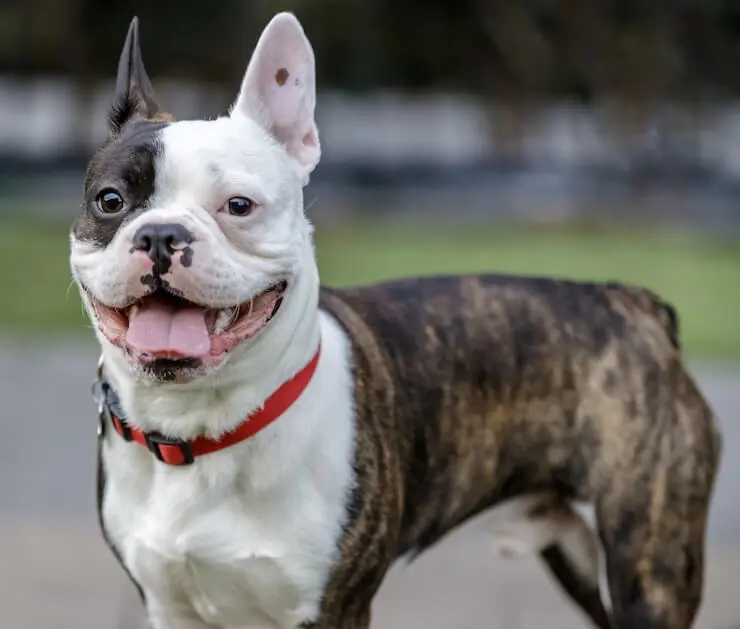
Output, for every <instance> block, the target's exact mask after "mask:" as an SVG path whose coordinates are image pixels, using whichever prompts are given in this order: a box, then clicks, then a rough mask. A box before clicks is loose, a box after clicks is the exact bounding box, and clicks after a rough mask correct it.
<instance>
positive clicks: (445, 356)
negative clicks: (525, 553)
mask: <svg viewBox="0 0 740 629" xmlns="http://www.w3.org/2000/svg"><path fill="white" fill-rule="evenodd" d="M321 305H322V307H323V308H324V309H325V310H327V311H329V312H330V313H331V314H333V315H334V316H335V317H336V318H337V319H338V320H339V321H340V322H341V323H342V325H343V326H344V327H345V329H346V330H347V333H348V334H349V336H350V338H351V339H352V343H353V353H354V356H353V358H354V372H355V386H356V389H355V404H356V409H357V460H356V470H357V478H358V484H357V488H356V489H355V492H354V496H353V502H352V508H351V515H350V521H349V524H348V525H347V529H346V534H345V537H344V539H343V541H342V546H341V548H342V551H341V559H340V561H339V563H338V565H337V567H336V570H335V571H334V574H333V577H332V579H331V581H330V584H329V587H328V589H327V592H326V595H325V599H324V603H323V613H322V616H321V619H320V620H319V622H317V623H316V625H315V627H316V629H319V628H321V629H337V628H341V629H354V628H358V629H364V628H365V627H367V626H369V621H370V604H371V601H372V598H373V595H374V594H375V592H376V590H377V588H378V586H379V585H380V583H381V581H382V579H383V576H384V575H385V573H386V571H387V570H388V568H389V567H390V565H391V563H392V562H393V561H394V560H395V559H396V558H398V557H399V556H400V555H403V554H406V553H408V552H412V553H418V552H421V551H422V550H424V549H425V548H428V547H429V546H431V545H432V544H434V543H435V542H437V541H438V540H439V539H441V538H442V537H443V536H444V535H445V533H447V532H448V531H450V530H451V529H453V528H454V527H456V526H457V525H459V524H461V523H462V522H464V521H465V520H467V519H468V518H470V517H472V516H473V515H475V514H478V513H480V512H482V511H483V510H485V509H486V508H488V507H491V506H492V505H494V504H496V503H497V502H499V501H501V500H504V499H506V498H511V497H514V496H519V495H522V494H526V493H528V492H535V491H537V492H539V491H542V490H545V491H548V492H552V494H553V495H554V496H556V500H562V501H564V502H565V501H569V500H573V499H576V500H584V501H589V502H592V503H593V504H594V505H595V508H596V514H597V519H598V526H599V536H600V538H601V542H602V544H603V546H604V549H605V553H606V560H607V572H608V579H609V583H610V586H611V587H610V589H611V598H612V604H613V608H614V609H613V623H614V624H613V626H614V627H617V628H619V629H628V628H629V629H636V628H651V629H653V628H655V629H658V628H660V629H688V628H689V627H690V626H691V625H692V622H693V618H694V616H695V614H696V611H697V608H698V605H699V602H700V598H701V591H702V580H703V568H704V538H705V527H706V522H707V515H708V508H709V503H710V498H711V494H712V490H713V484H714V479H715V475H716V470H717V466H718V462H719V456H720V449H721V441H720V435H719V432H718V428H717V425H716V423H715V418H714V415H713V413H712V411H711V410H710V408H709V406H708V405H707V403H706V401H705V400H704V398H703V397H702V395H701V393H700V392H699V391H698V389H697V387H696V384H695V383H694V380H693V379H692V378H691V376H690V375H689V374H688V372H687V371H686V368H685V367H684V365H683V363H682V359H681V355H680V351H679V346H678V332H677V321H676V316H675V313H674V311H673V309H672V308H671V307H670V306H668V305H666V304H664V303H662V302H661V301H660V300H659V299H658V298H657V297H656V296H655V295H653V294H652V293H651V292H649V291H647V290H644V289H640V288H635V287H628V286H624V285H619V284H593V283H578V282H568V281H558V280H552V279H535V278H519V277H511V276H494V275H487V276H470V277H447V278H427V279H412V280H404V281H397V282H393V283H388V284H381V285H377V286H369V287H363V288H354V289H349V290H344V291H336V290H328V289H325V290H323V291H322V296H321ZM542 555H543V559H544V561H545V563H546V564H547V565H548V566H549V568H550V570H551V571H552V573H553V574H554V575H555V576H556V578H557V579H558V580H559V581H560V582H561V584H562V585H563V586H564V587H565V588H566V590H567V591H568V592H569V594H570V595H571V596H572V597H573V599H574V600H575V601H576V602H578V603H579V604H580V605H581V606H582V607H583V608H584V610H585V611H586V613H587V614H588V615H589V616H590V617H591V619H592V620H593V621H594V623H595V624H596V625H597V626H599V627H602V628H607V627H609V624H608V621H607V615H606V612H605V611H604V609H603V607H602V604H601V602H600V599H599V596H598V592H597V591H596V590H595V589H593V588H591V586H589V585H588V584H586V583H584V582H582V581H581V580H580V579H579V578H578V577H577V575H576V573H575V572H574V571H573V570H571V569H570V567H569V565H568V562H567V559H566V557H565V555H564V554H563V553H562V552H560V550H559V548H557V547H551V548H548V549H547V550H545V551H544V552H543V553H542Z"/></svg>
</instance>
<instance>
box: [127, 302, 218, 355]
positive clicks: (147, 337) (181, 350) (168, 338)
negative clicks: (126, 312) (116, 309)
mask: <svg viewBox="0 0 740 629" xmlns="http://www.w3.org/2000/svg"><path fill="white" fill-rule="evenodd" d="M205 314H206V312H205V310H204V309H203V308H198V307H195V306H194V307H191V308H175V307H174V306H173V305H172V304H168V303H166V302H164V301H161V300H159V299H145V300H143V301H142V302H141V303H140V304H139V309H138V311H137V312H136V313H135V314H134V315H133V316H131V317H130V319H129V326H128V332H126V342H127V343H128V345H129V346H130V347H131V348H132V349H133V350H134V351H137V352H140V353H149V354H154V355H157V356H163V357H167V358H182V357H187V358H195V357H199V356H207V355H208V353H209V350H210V348H211V341H210V339H209V338H208V330H207V329H206V319H205Z"/></svg>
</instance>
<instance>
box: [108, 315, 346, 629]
mask: <svg viewBox="0 0 740 629" xmlns="http://www.w3.org/2000/svg"><path fill="white" fill-rule="evenodd" d="M320 327H321V340H322V354H321V358H320V362H319V366H318V368H317V371H316V373H315V375H314V377H313V379H312V381H311V383H310V384H309V386H308V388H307V389H306V390H305V391H304V392H303V394H302V395H301V397H300V398H299V400H298V401H297V402H296V403H295V404H294V405H293V406H292V407H291V408H290V409H289V410H288V411H287V412H286V413H285V414H284V415H283V416H282V417H280V418H279V419H278V420H277V421H276V422H275V423H274V424H272V425H271V426H269V427H268V428H266V429H265V430H263V431H262V432H260V433H258V434H257V435H256V436H255V437H253V438H252V439H250V440H248V441H247V442H244V443H242V444H239V445H237V446H233V447H231V448H227V449H226V450H222V451H220V452H216V453H213V454H209V455H206V456H204V457H201V458H199V459H197V460H196V463H195V464H194V465H191V466H186V467H170V466H167V465H164V464H161V463H159V462H158V461H155V460H154V458H153V457H152V455H151V454H150V453H149V452H148V451H146V450H145V449H144V448H142V447H141V446H139V445H137V444H129V443H125V442H124V441H123V440H122V439H121V438H120V437H119V436H118V435H117V434H115V433H114V432H113V431H111V430H109V431H108V433H107V436H106V441H105V444H104V451H103V456H104V464H105V470H106V476H107V479H106V491H105V497H104V503H103V518H104V522H105V526H106V529H107V532H108V535H109V537H110V539H111V541H112V542H113V543H114V544H115V545H116V546H117V548H118V549H119V551H120V553H121V556H122V559H123V561H124V563H125V564H126V566H127V568H128V569H129V571H130V572H131V575H132V576H133V578H134V579H135V580H136V581H137V582H138V583H139V584H140V586H141V587H142V588H143V590H144V593H145V595H146V597H147V607H148V612H149V614H150V617H151V620H152V622H153V624H154V626H155V627H157V628H158V627H167V628H169V627H179V626H188V627H190V626H193V627H196V626H200V625H198V624H197V622H200V621H205V622H206V623H213V624H217V625H220V626H229V627H230V626H236V627H257V626H259V627H262V626H268V627H281V628H282V627H285V628H287V627H295V626H297V625H298V624H300V623H301V622H303V621H305V620H310V619H313V618H315V616H316V614H317V612H318V606H319V602H320V599H321V596H322V593H323V589H324V587H325V584H326V581H327V578H328V575H329V571H330V569H331V566H332V565H333V562H334V561H335V560H336V558H337V555H338V542H339V538H340V535H341V530H342V525H343V523H344V519H345V512H346V503H347V494H348V492H349V490H350V489H351V486H352V482H353V472H352V469H353V468H352V461H353V457H354V425H353V421H354V420H353V411H352V386H353V385H352V379H351V378H352V376H351V371H350V366H349V351H350V350H349V344H348V341H347V339H346V337H345V335H344V332H343V331H342V330H341V329H340V328H339V326H338V325H337V324H336V323H335V322H334V321H333V320H331V319H330V318H329V317H328V316H325V315H323V314H322V315H321V317H320ZM234 395H236V396H238V393H235V394H234ZM204 412H205V409H204ZM191 618H192V621H193V622H192V623H191V624H187V622H188V620H189V619H191ZM181 620H182V622H181Z"/></svg>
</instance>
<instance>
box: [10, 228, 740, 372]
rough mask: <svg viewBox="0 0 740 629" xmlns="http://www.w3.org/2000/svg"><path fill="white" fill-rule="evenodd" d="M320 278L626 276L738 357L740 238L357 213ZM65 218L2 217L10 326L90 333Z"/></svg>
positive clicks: (324, 251) (336, 236)
mask: <svg viewBox="0 0 740 629" xmlns="http://www.w3.org/2000/svg"><path fill="white" fill-rule="evenodd" d="M316 249H317V255H318V259H319V266H320V269H321V272H322V280H323V282H324V283H325V284H328V285H333V286H342V285H348V284H354V283H366V282H372V281H378V280H383V279H390V278H393V277H400V276H407V275H417V274H432V273H440V272H448V273H452V272H470V271H497V272H511V273H525V274H536V275H556V276H561V277H571V278H576V279H594V280H621V281H627V282H631V283H636V284H641V285H644V286H648V287H649V288H652V289H653V290H655V291H656V292H658V293H659V294H660V295H661V296H663V297H664V298H666V299H667V300H669V301H671V302H672V303H673V304H674V305H676V307H677V308H678V310H679V314H680V317H681V327H682V337H683V340H684V344H685V347H686V349H687V352H688V353H690V354H691V355H693V356H700V357H717V358H732V359H735V358H740V317H739V316H738V315H737V313H738V312H740V241H738V240H737V239H735V240H730V239H728V240H724V239H717V238H709V237H707V236H701V237H700V236H699V235H697V234H686V233H683V234H681V233H665V232H660V231H656V230H649V229H624V228H622V229H619V230H609V231H607V230H603V229H593V228H591V229H588V228H583V229H574V228H552V227H549V228H542V227H540V228H531V227H529V228H523V227H512V226H504V225H499V224H486V225H450V224H444V225H440V224H435V223H432V224H429V223H426V224H424V225H421V226H420V225H418V224H416V223H411V222H405V223H397V222H394V223H392V224H390V223H381V222H362V221H352V222H349V223H343V224H339V225H337V224H319V225H318V226H317V229H316ZM67 255H68V239H67V225H66V224H61V223H59V222H52V221H48V220H46V221H45V220H42V219H18V218H15V219H11V218H8V219H3V220H1V221H0V265H2V266H0V268H2V269H4V273H2V274H0V295H2V301H1V304H2V305H1V306H0V332H5V333H14V334H21V335H26V334H31V335H32V334H34V333H35V332H38V331H54V332H56V331H84V330H86V329H87V327H88V326H87V322H86V320H85V318H84V316H83V314H82V310H81V307H80V304H79V300H78V297H77V291H76V288H74V287H70V273H69V268H68V262H67Z"/></svg>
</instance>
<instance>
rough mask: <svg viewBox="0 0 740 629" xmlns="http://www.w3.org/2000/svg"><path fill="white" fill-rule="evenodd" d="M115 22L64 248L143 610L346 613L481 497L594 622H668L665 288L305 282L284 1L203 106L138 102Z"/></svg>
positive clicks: (246, 620) (674, 443)
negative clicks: (206, 115)
mask: <svg viewBox="0 0 740 629" xmlns="http://www.w3.org/2000/svg"><path fill="white" fill-rule="evenodd" d="M138 39H139V38H138V26H137V22H136V20H134V22H133V23H132V25H131V28H130V30H129V33H128V37H127V39H126V43H125V46H124V50H123V53H122V55H121V60H120V63H119V67H118V77H117V81H116V93H115V100H114V104H113V107H112V111H111V114H110V120H109V126H110V133H109V136H108V139H107V141H106V143H105V145H104V146H102V147H101V148H100V150H99V151H98V152H97V153H96V154H95V156H94V157H93V158H92V160H91V161H90V164H89V168H88V171H87V176H86V180H85V186H84V195H85V196H84V203H83V208H82V211H81V213H80V215H79V217H78V218H77V220H76V222H75V224H74V226H73V229H72V234H71V248H72V254H71V266H72V271H73V274H74V277H75V279H76V281H77V283H78V285H79V287H80V292H81V295H82V299H83V301H84V304H85V307H86V309H87V312H88V314H89V316H90V318H91V320H92V321H93V323H94V325H95V329H96V333H97V337H98V340H99V342H100V345H101V347H102V362H101V369H100V382H99V384H100V387H99V388H100V391H101V396H102V405H101V408H102V411H101V428H102V430H101V437H100V449H99V508H100V522H101V526H102V529H103V532H104V535H105V539H106V540H107V542H108V543H109V545H110V547H111V550H112V551H113V552H114V554H115V556H116V557H117V558H118V560H119V561H120V562H121V564H122V566H123V568H124V569H125V570H126V572H127V573H128V574H129V576H130V577H131V579H132V580H133V581H134V582H135V584H136V585H137V587H138V588H139V591H140V592H141V595H142V600H143V602H144V604H145V606H146V611H147V614H148V617H149V620H150V623H151V626H152V627H153V628H154V629H206V628H208V627H222V628H226V627H276V628H281V629H289V628H293V627H315V628H317V629H318V628H320V629H355V628H357V629H366V628H367V627H369V626H370V609H371V603H372V600H373V597H374V595H375V593H376V591H377V589H378V587H379V586H380V584H381V582H382V580H383V577H384V575H385V574H386V572H387V570H388V569H389V567H390V566H391V565H392V563H393V562H394V561H395V560H396V559H397V558H399V557H401V556H409V555H410V554H411V555H414V554H418V553H419V552H421V551H423V550H424V549H426V548H428V547H429V546H431V545H433V544H434V543H436V542H438V541H440V540H441V539H442V538H443V537H444V536H445V534H446V533H447V532H448V531H450V530H451V529H453V528H455V527H457V526H458V525H459V524H461V523H463V522H465V521H466V520H467V519H468V518H470V517H471V516H473V515H476V514H479V513H483V512H487V516H485V517H487V518H488V520H487V521H488V522H489V530H490V534H491V538H492V540H494V541H495V547H497V548H499V549H500V551H501V552H502V553H503V554H505V555H506V556H510V557H512V556H518V555H521V554H522V553H534V554H535V555H537V556H539V557H540V558H541V561H542V564H543V567H545V568H546V569H547V570H548V571H549V573H550V574H551V575H552V576H553V578H554V579H555V580H556V581H558V582H559V583H560V584H561V585H562V587H563V588H565V590H566V591H567V592H568V594H569V595H570V598H571V599H572V600H573V602H574V603H575V604H577V605H578V606H579V607H580V608H581V609H582V610H583V612H584V614H585V615H586V616H587V617H588V618H589V619H590V621H591V622H592V623H593V624H594V625H595V626H598V627H601V628H603V629H606V628H607V627H612V628H615V629H636V628H640V629H688V628H689V627H691V626H692V625H693V621H694V617H695V615H696V612H697V609H698V606H699V603H700V600H701V594H702V582H703V573H704V544H705V528H706V523H707V513H708V508H709V504H710V501H711V496H712V491H713V484H714V479H715V474H716V470H717V466H718V461H719V456H720V435H719V432H718V430H717V426H716V423H715V418H714V417H713V415H712V412H711V410H710V409H709V407H708V406H707V404H706V402H705V400H704V398H703V397H702V395H701V393H700V392H699V391H698V390H697V388H696V385H695V383H694V381H693V379H692V378H691V376H690V375H689V374H688V373H687V371H686V369H685V367H684V365H683V362H682V356H681V350H680V339H679V334H678V325H677V317H676V314H675V312H674V311H673V309H672V308H671V307H670V306H669V305H667V304H665V303H663V302H662V301H661V300H660V299H659V298H658V297H657V296H656V295H654V294H652V293H651V292H649V291H647V290H644V289H641V288H636V287H629V286H624V285H620V284H596V283H593V284H592V283H576V282H568V281H560V280H554V279H545V278H543V279H537V278H520V277H511V276H499V275H482V276H465V277H436V278H425V279H408V280H401V281H397V282H392V283H387V284H381V285H375V286H366V287H358V288H354V289H348V290H329V289H325V288H321V287H320V284H319V278H318V272H317V267H316V262H315V258H314V251H313V243H312V230H311V226H310V223H309V222H308V220H307V218H306V216H305V214H304V207H303V187H304V186H305V185H306V183H307V182H308V179H309V176H310V174H311V172H312V170H313V169H314V167H315V166H316V165H317V163H318V161H319V157H320V152H321V150H320V143H319V134H318V130H317V128H316V124H315V122H314V108H315V69H314V56H313V52H312V49H311V46H310V44H309V42H308V40H307V39H306V37H305V35H304V32H303V30H302V28H301V26H300V24H299V23H298V21H297V20H296V19H295V17H293V16H292V15H290V14H285V13H283V14H279V15H277V16H276V17H275V18H274V19H273V20H272V21H271V22H270V23H269V25H268V26H267V28H266V29H265V31H264V32H263V34H262V36H261V38H260V39H259V42H258V44H257V47H256V50H255V52H254V55H253V57H252V60H251V62H250V64H249V67H248V68H247V71H246V75H245V78H244V81H243V84H242V86H241V90H240V92H239V94H238V96H237V98H236V101H235V103H234V105H233V107H232V109H231V111H230V113H229V115H227V116H223V117H220V118H217V119H215V120H210V121H175V120H173V119H172V117H171V116H169V115H168V114H166V113H165V112H163V111H161V110H160V107H159V106H158V104H157V100H156V97H155V92H154V90H153V89H152V86H151V84H150V82H149V79H148V78H147V74H146V71H145V70H144V66H143V64H142V58H141V52H140V49H139V41H138ZM491 613H492V614H493V613H495V610H494V609H492V610H491Z"/></svg>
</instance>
